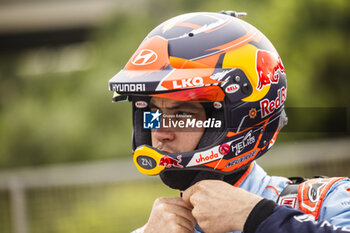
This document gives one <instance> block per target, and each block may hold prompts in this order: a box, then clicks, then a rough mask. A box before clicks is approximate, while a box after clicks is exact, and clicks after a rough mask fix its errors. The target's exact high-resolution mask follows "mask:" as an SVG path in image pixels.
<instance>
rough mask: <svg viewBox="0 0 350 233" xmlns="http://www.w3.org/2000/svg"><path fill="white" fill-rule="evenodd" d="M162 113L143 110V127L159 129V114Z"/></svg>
mask: <svg viewBox="0 0 350 233" xmlns="http://www.w3.org/2000/svg"><path fill="white" fill-rule="evenodd" d="M161 115H162V113H160V112H159V110H157V111H156V112H149V111H145V112H143V128H144V129H159V128H160V116H161Z"/></svg>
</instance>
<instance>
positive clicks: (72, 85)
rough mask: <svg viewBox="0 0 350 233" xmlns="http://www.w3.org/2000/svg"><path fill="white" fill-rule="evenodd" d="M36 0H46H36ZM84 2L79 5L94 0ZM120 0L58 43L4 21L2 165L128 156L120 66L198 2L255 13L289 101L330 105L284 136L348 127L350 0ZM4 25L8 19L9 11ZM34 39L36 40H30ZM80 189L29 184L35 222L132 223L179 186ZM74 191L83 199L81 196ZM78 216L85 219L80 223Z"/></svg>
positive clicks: (63, 227)
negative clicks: (115, 81) (118, 92)
mask: <svg viewBox="0 0 350 233" xmlns="http://www.w3.org/2000/svg"><path fill="white" fill-rule="evenodd" d="M46 1H48V0H46ZM52 1H53V0H52ZM17 2H20V1H19V0H18V1H13V2H11V1H10V0H8V1H4V0H3V1H0V7H1V4H2V6H5V7H9V6H10V7H11V6H13V5H15V3H17ZM40 2H45V1H44V0H37V1H33V3H32V4H33V5H34V4H38V3H40ZM66 2H67V1H66ZM76 2H78V4H82V5H83V4H87V2H93V1H92V0H90V1H84V0H80V1H78V0H77V1H76ZM116 2H119V3H120V4H119V3H117V4H115V5H113V6H114V7H113V8H111V9H110V10H109V13H108V14H106V15H104V16H103V17H100V18H101V20H100V21H99V23H98V24H94V26H93V27H87V26H84V27H82V29H80V32H83V33H82V34H83V35H84V36H81V37H79V38H78V39H75V40H74V39H71V40H69V39H66V37H67V38H69V36H71V37H72V38H73V37H74V33H71V34H69V33H67V34H63V33H62V35H60V36H61V37H59V38H62V39H61V40H59V38H58V37H56V38H55V39H56V40H53V41H58V42H57V43H42V44H41V42H40V41H45V40H43V39H47V40H49V39H48V38H47V37H48V34H40V32H39V33H36V37H33V36H28V37H25V35H29V34H26V33H23V34H21V33H18V32H11V33H9V34H6V33H4V32H3V31H1V33H2V34H1V33H0V34H1V36H0V42H1V40H3V43H0V44H2V45H0V47H1V48H0V49H1V50H0V171H1V169H2V170H8V169H13V168H22V167H41V166H43V165H52V164H66V163H77V162H83V161H96V160H101V159H115V158H125V157H130V155H131V130H132V128H131V111H130V110H131V109H130V108H131V106H130V105H129V104H128V103H120V104H113V103H112V102H111V97H112V93H111V92H109V91H108V86H107V84H108V80H109V78H111V77H112V76H113V75H114V74H116V73H117V72H118V71H119V70H120V69H121V68H123V66H124V65H125V63H126V62H127V60H128V59H129V58H130V56H131V55H132V54H133V52H134V51H135V50H136V49H137V47H138V45H139V44H140V43H141V41H142V40H143V38H144V37H145V36H146V35H147V34H148V32H150V31H151V30H152V29H153V28H154V27H155V26H157V25H158V24H160V23H161V22H163V21H164V20H166V19H169V18H171V17H173V16H176V15H178V14H183V13H187V12H194V11H214V12H217V11H221V10H236V11H245V12H247V13H248V16H247V17H246V18H245V19H244V20H246V21H247V22H249V23H251V24H253V25H254V26H256V27H257V28H258V29H260V30H261V31H262V32H263V33H264V34H265V35H266V36H267V37H268V38H269V39H270V40H271V42H272V43H273V44H274V46H275V47H276V49H277V50H278V52H279V54H280V56H281V58H282V60H283V63H284V66H285V68H286V73H287V79H288V98H287V102H286V105H287V107H293V108H295V107H297V108H300V107H307V108H310V107H318V108H323V109H328V111H325V114H324V115H318V114H314V115H312V114H307V115H304V116H303V115H300V114H299V115H298V114H295V116H296V117H297V118H292V119H291V122H292V125H291V126H288V127H290V128H289V130H288V128H287V129H286V132H282V133H281V134H280V138H279V141H280V143H282V144H283V143H286V144H288V143H289V144H290V143H296V142H298V141H304V140H316V139H320V138H325V139H329V138H338V137H339V138H340V137H341V138H343V137H349V124H348V122H349V110H348V109H349V105H350V104H349V100H350V98H349V96H348V93H349V91H348V89H349V87H350V85H349V83H350V81H349V80H350V77H349V74H348V67H349V66H350V53H349V48H348V46H349V42H350V36H349V35H350V31H349V25H350V14H349V12H350V2H349V1H348V0H333V1H326V0H309V1H302V0H295V1H280V0H259V1H258V0H220V1H210V0H172V1H162V0H148V1H146V0H139V1H137V0H133V1H130V2H129V3H128V2H122V1H116ZM26 4H30V3H26ZM3 9H5V8H3ZM0 11H1V10H0ZM0 15H1V14H0ZM91 17H92V18H93V17H94V15H93V14H92V15H91ZM64 18H65V15H64V14H62V20H63V19H64ZM0 19H1V17H0ZM1 25H5V26H6V22H2V24H1ZM1 25H0V27H1ZM50 30H51V31H54V28H51V29H50ZM50 30H48V31H50ZM60 30H61V29H60ZM78 31H79V30H78ZM16 33H17V34H16ZM9 35H10V36H9ZM16 35H17V37H21V38H20V40H19V41H21V42H23V43H22V44H15V42H13V43H12V44H11V43H9V41H10V42H11V38H15V37H16ZM53 35H55V36H57V35H56V34H53ZM51 36H52V35H51ZM9 38H10V39H9ZM33 38H34V39H33ZM57 38H58V39H57ZM17 39H18V38H17ZM27 39H28V41H29V39H31V40H33V41H34V43H32V44H30V43H29V42H28V43H27V44H26V43H24V41H27ZM36 40H37V43H35V41H36ZM5 42H6V43H5ZM46 42H47V41H46ZM335 107H338V108H340V109H341V110H342V111H340V112H338V110H339V109H336V108H335ZM333 108H334V109H335V110H334V112H332V111H333V110H332V109H333ZM299 112H300V111H299ZM332 113H334V114H332ZM339 113H341V114H342V115H345V116H344V118H345V119H346V120H347V122H345V124H341V125H340V129H341V130H337V131H336V132H332V127H334V122H332V119H334V118H333V117H334V116H332V115H339ZM287 114H288V112H287ZM293 116H294V115H293ZM289 117H290V118H291V116H289ZM344 118H342V119H344ZM305 121H306V122H307V123H304V126H305V125H306V126H307V127H308V129H313V128H317V130H315V131H314V132H312V130H311V131H307V130H306V131H297V132H293V127H296V128H298V127H300V126H294V125H293V124H298V122H299V123H300V124H302V123H303V122H305ZM302 125H303V124H302ZM349 149H350V148H349ZM116 172H117V171H116ZM345 175H346V174H345ZM347 175H349V174H347ZM84 188H87V189H88V190H90V191H91V190H94V188H93V187H84ZM74 189H75V188H72V187H70V188H66V189H65V190H69V191H67V193H69V194H62V196H60V197H59V198H58V199H59V201H61V202H62V203H65V205H66V206H65V208H64V210H62V209H60V208H59V207H60V206H62V205H61V204H60V203H61V202H58V203H57V204H56V205H57V206H55V204H54V203H56V202H57V201H58V200H57V199H55V198H57V196H56V193H57V190H55V189H52V190H51V189H50V191H49V192H48V191H45V190H42V189H40V190H29V192H28V203H27V208H31V209H32V210H33V212H31V214H30V215H29V216H28V221H29V225H30V229H31V230H30V232H96V231H100V232H128V231H131V230H132V229H134V228H135V227H138V226H140V225H141V224H143V222H145V221H146V219H147V215H148V212H149V210H150V208H151V205H152V203H153V200H154V198H156V197H157V196H161V195H171V196H174V195H177V193H176V191H173V190H170V189H167V188H166V187H164V186H163V185H161V184H160V183H159V182H158V181H155V180H152V182H150V183H144V182H133V183H131V184H127V183H120V184H117V185H116V186H108V187H104V188H103V187H99V188H96V189H98V190H103V192H102V193H98V194H96V193H94V192H93V191H91V192H90V191H89V192H85V191H84V190H82V191H81V192H79V194H77V195H76V196H77V197H74V198H73V199H72V198H71V195H73V196H74V195H75V194H74V192H75V190H74ZM53 193H54V194H53ZM72 193H73V194H72ZM85 193H89V194H86V195H85ZM91 193H93V194H91ZM65 195H66V196H65ZM8 196H9V194H8V192H7V191H3V192H0V225H3V227H4V228H3V229H5V230H3V231H2V232H13V231H12V230H13V229H12V227H11V220H10V218H11V213H10V212H11V211H10V207H9V206H10V204H9V202H8V200H7V199H8V198H9V197H8ZM116 197H117V198H116ZM75 198H76V199H77V200H79V205H77V204H75V203H76V199H75ZM44 201H48V202H49V203H51V204H50V207H52V208H53V209H55V208H56V209H57V210H56V211H53V212H52V213H51V214H52V215H50V214H44V216H46V217H47V216H48V215H50V216H51V217H52V219H53V220H47V221H48V222H47V225H48V226H50V228H49V230H48V229H41V230H40V223H41V221H42V220H40V219H43V218H44V217H43V216H40V215H41V214H42V213H45V212H44V211H43V210H42V209H40V208H47V205H45V204H40V203H44ZM96 202H97V203H96ZM1 207H3V208H1ZM114 208H115V209H117V211H113V210H114ZM59 209H60V210H59ZM1 211H2V212H1ZM107 212H108V216H109V217H108V218H106V217H101V216H104V215H103V214H101V213H107ZM63 213H64V214H63ZM1 216H3V217H1ZM81 216H84V217H81ZM1 219H3V220H1ZM38 219H39V220H38ZM104 219H105V220H106V219H114V220H111V221H109V220H108V221H104ZM78 221H82V222H84V221H85V222H89V224H88V225H87V224H81V225H79V227H77V226H76V227H73V225H74V224H73V223H74V222H78ZM6 226H7V227H6ZM118 230H119V231H118Z"/></svg>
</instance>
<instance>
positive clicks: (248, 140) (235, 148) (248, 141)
mask: <svg viewBox="0 0 350 233" xmlns="http://www.w3.org/2000/svg"><path fill="white" fill-rule="evenodd" d="M253 143H255V137H254V136H252V130H250V131H249V132H248V133H247V134H246V135H245V136H244V138H243V139H242V141H240V142H238V143H236V144H234V145H231V148H232V152H235V155H236V156H237V155H238V154H240V153H241V152H242V151H243V150H244V149H245V148H246V147H247V146H249V145H252V144H253Z"/></svg>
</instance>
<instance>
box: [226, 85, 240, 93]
mask: <svg viewBox="0 0 350 233" xmlns="http://www.w3.org/2000/svg"><path fill="white" fill-rule="evenodd" d="M238 90H239V85H238V84H231V85H228V86H227V87H226V88H225V92H226V93H228V94H233V93H235V92H237V91H238Z"/></svg>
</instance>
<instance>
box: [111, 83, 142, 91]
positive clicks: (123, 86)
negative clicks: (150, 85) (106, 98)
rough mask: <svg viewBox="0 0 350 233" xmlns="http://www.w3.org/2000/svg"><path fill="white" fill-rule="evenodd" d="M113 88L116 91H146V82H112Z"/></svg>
mask: <svg viewBox="0 0 350 233" xmlns="http://www.w3.org/2000/svg"><path fill="white" fill-rule="evenodd" d="M111 89H112V91H114V92H118V93H119V92H138V91H145V90H146V84H144V83H112V84H111Z"/></svg>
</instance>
